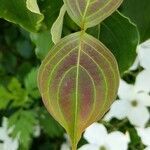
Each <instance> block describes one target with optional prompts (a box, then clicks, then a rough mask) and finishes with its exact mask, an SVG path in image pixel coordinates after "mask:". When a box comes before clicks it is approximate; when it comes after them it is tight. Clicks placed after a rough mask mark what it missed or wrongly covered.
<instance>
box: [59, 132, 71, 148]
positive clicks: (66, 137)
mask: <svg viewBox="0 0 150 150" xmlns="http://www.w3.org/2000/svg"><path fill="white" fill-rule="evenodd" d="M64 137H65V139H66V142H65V143H63V144H62V145H61V150H70V147H71V146H70V142H69V137H68V135H67V134H65V135H64Z"/></svg>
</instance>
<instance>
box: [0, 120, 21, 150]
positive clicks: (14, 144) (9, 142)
mask: <svg viewBox="0 0 150 150" xmlns="http://www.w3.org/2000/svg"><path fill="white" fill-rule="evenodd" d="M7 124H8V123H7V118H3V122H2V127H0V141H2V143H0V150H10V149H11V150H17V149H18V147H19V143H18V140H17V139H12V138H11V137H9V134H10V133H11V132H12V129H8V127H7Z"/></svg>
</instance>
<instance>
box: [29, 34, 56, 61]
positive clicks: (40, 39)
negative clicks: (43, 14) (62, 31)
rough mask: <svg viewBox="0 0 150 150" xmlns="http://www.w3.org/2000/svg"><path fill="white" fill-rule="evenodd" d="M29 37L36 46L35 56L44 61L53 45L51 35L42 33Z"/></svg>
mask: <svg viewBox="0 0 150 150" xmlns="http://www.w3.org/2000/svg"><path fill="white" fill-rule="evenodd" d="M30 37H31V40H32V42H33V43H34V44H35V45H36V48H35V53H36V56H37V57H38V58H39V59H41V60H42V59H44V58H45V56H46V54H47V53H48V52H49V50H50V49H51V48H52V46H53V45H54V43H53V42H52V37H51V34H50V33H49V31H44V32H40V33H31V34H30Z"/></svg>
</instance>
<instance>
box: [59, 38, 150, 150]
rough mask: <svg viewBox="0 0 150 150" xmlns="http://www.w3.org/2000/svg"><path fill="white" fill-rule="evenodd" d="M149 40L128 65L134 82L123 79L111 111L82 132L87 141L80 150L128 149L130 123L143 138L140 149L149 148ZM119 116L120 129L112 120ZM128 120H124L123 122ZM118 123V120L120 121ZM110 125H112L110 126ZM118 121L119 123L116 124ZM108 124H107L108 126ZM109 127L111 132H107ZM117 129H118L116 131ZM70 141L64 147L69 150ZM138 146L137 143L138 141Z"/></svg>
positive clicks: (141, 46)
mask: <svg viewBox="0 0 150 150" xmlns="http://www.w3.org/2000/svg"><path fill="white" fill-rule="evenodd" d="M149 57H150V40H148V41H146V42H144V43H142V44H141V45H139V46H138V48H137V58H136V60H135V62H134V64H133V65H132V66H131V67H130V68H129V72H130V74H132V73H133V74H136V75H135V82H134V84H131V83H130V84H129V83H128V82H127V81H125V80H123V79H121V80H120V86H119V90H118V99H117V100H116V101H115V102H114V103H113V104H112V106H111V108H110V111H109V112H108V113H107V114H106V115H105V117H104V119H103V122H102V123H94V124H92V125H91V126H90V127H88V128H87V129H86V131H85V133H84V134H83V137H84V139H85V140H86V141H87V144H85V145H83V146H81V147H80V148H79V150H127V149H129V145H132V140H131V139H130V137H131V136H132V133H129V131H128V128H127V127H126V126H127V125H126V122H127V124H130V126H131V128H132V129H133V130H132V131H135V132H136V133H137V136H138V137H140V145H143V147H142V148H141V147H140V148H137V149H139V150H141V149H144V150H150V127H148V124H149V123H150V112H149V107H150V58H149ZM114 119H116V120H117V121H118V122H119V123H121V124H122V123H123V125H122V127H121V128H124V130H123V132H122V131H121V129H120V128H116V127H115V125H112V124H111V122H113V120H114ZM124 120H125V123H124ZM118 122H117V123H118ZM108 124H109V126H111V127H110V128H109V126H107V125H108ZM114 124H116V123H114ZM105 125H106V127H107V128H106V127H105ZM107 129H109V132H108V131H107ZM114 130H115V131H114ZM68 143H69V141H68V140H67V142H66V143H64V144H63V145H62V147H61V150H69V149H70V146H69V144H68ZM137 145H138V144H137Z"/></svg>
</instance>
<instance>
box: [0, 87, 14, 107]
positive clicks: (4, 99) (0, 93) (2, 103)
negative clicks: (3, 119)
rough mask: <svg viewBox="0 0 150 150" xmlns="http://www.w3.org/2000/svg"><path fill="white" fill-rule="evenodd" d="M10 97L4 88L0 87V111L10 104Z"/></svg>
mask: <svg viewBox="0 0 150 150" xmlns="http://www.w3.org/2000/svg"><path fill="white" fill-rule="evenodd" d="M11 98H12V95H11V94H10V93H9V92H8V91H7V90H6V88H4V87H3V86H0V109H5V108H6V107H7V105H8V103H9V102H10V100H11Z"/></svg>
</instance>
